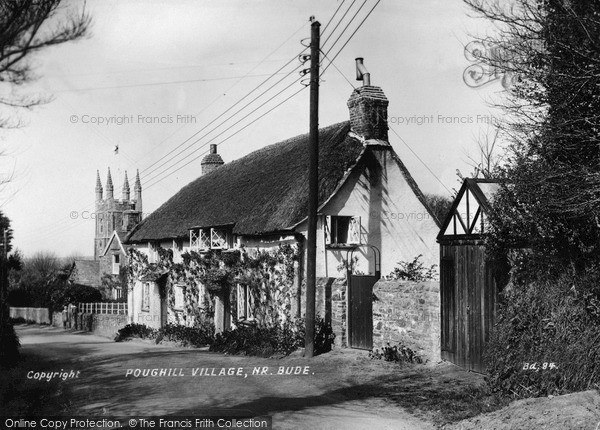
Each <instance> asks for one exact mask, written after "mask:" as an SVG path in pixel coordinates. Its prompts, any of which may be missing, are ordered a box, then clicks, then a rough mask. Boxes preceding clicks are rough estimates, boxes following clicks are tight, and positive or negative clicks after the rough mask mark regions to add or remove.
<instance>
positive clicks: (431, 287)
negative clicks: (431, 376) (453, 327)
mask: <svg viewBox="0 0 600 430" xmlns="http://www.w3.org/2000/svg"><path fill="white" fill-rule="evenodd" d="M440 336H441V319H440V284H439V282H438V281H426V282H412V281H387V280H382V279H380V280H379V281H377V283H376V284H375V285H374V286H373V348H374V349H375V348H381V347H383V346H386V345H387V343H388V342H389V343H390V345H391V346H393V345H397V344H398V343H402V344H404V345H405V346H407V347H409V348H411V349H412V350H414V351H416V352H417V353H418V354H419V355H421V356H422V357H423V358H425V359H427V360H428V361H429V362H433V363H436V362H439V361H440V360H441V356H440Z"/></svg>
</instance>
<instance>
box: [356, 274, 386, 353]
mask: <svg viewBox="0 0 600 430" xmlns="http://www.w3.org/2000/svg"><path fill="white" fill-rule="evenodd" d="M378 279H379V277H376V276H363V275H350V277H349V278H348V305H349V306H348V309H349V312H348V320H349V321H348V340H349V344H350V348H359V349H372V348H373V285H375V283H376V282H377V280H378Z"/></svg>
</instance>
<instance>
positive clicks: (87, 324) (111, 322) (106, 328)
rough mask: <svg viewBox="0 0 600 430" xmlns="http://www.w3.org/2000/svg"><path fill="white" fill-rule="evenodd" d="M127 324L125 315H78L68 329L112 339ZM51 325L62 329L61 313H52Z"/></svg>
mask: <svg viewBox="0 0 600 430" xmlns="http://www.w3.org/2000/svg"><path fill="white" fill-rule="evenodd" d="M127 324H128V323H127V315H116V314H114V315H113V314H78V315H77V317H76V318H75V320H74V321H72V322H71V327H70V328H71V329H73V330H79V331H87V332H90V333H92V334H96V335H98V336H103V337H108V338H110V339H114V337H115V336H116V335H117V332H118V331H119V329H121V328H123V327H125V326H126V325H127ZM52 325H53V326H54V327H59V328H62V327H63V321H62V312H55V313H54V315H53V316H52Z"/></svg>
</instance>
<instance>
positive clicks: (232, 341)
mask: <svg viewBox="0 0 600 430" xmlns="http://www.w3.org/2000/svg"><path fill="white" fill-rule="evenodd" d="M305 333H306V330H305V325H304V321H303V320H301V319H299V320H296V321H295V322H294V323H291V322H287V323H285V324H284V325H283V326H279V325H275V326H269V327H257V326H240V327H238V328H236V329H234V330H227V331H225V332H223V333H220V334H217V335H216V336H215V340H214V342H213V344H212V345H211V346H210V350H211V351H216V352H224V353H227V354H245V355H256V356H261V357H269V356H272V355H274V354H284V355H289V354H291V353H292V352H293V351H295V350H296V349H298V348H302V347H304V336H305ZM334 339H335V335H334V334H333V330H332V329H331V325H330V324H328V323H325V320H324V319H322V318H318V317H317V318H316V320H315V341H314V352H315V354H316V355H318V354H322V353H325V352H329V351H331V347H332V345H333V340H334Z"/></svg>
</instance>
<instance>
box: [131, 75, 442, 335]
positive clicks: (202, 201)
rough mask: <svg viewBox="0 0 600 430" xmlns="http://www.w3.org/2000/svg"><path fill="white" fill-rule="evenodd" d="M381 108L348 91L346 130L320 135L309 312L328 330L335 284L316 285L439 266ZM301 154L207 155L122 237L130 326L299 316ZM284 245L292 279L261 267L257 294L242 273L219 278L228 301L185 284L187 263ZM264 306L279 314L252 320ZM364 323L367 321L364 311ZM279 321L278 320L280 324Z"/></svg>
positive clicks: (270, 150)
mask: <svg viewBox="0 0 600 430" xmlns="http://www.w3.org/2000/svg"><path fill="white" fill-rule="evenodd" d="M387 106H388V100H387V98H386V97H385V95H384V93H383V91H382V90H381V88H379V87H375V86H363V87H360V88H357V89H356V90H354V92H353V93H352V95H351V97H350V100H349V101H348V107H349V109H350V121H346V122H342V123H339V124H334V125H331V126H329V127H325V128H322V129H320V130H319V145H320V146H319V222H318V232H317V234H318V236H317V237H318V238H319V240H318V245H317V247H318V249H317V260H318V261H317V276H318V277H319V278H320V279H321V282H320V283H319V288H320V289H319V291H318V292H317V298H318V300H319V303H318V304H317V312H319V313H320V314H321V315H322V316H325V317H326V318H331V313H332V312H335V309H334V310H333V311H332V306H331V295H332V294H335V292H333V293H332V282H330V281H324V280H330V279H334V278H339V277H340V276H344V275H345V271H346V268H347V267H348V266H350V267H351V269H352V271H353V273H362V274H364V275H366V276H369V275H370V276H372V277H374V279H375V280H376V277H378V276H379V274H381V273H384V274H386V273H390V272H391V271H392V270H393V268H394V267H395V266H396V264H397V262H398V261H401V260H404V261H410V260H412V259H413V258H414V257H416V256H417V255H420V254H421V255H422V256H423V257H422V258H423V262H424V263H425V264H429V265H431V264H437V262H438V259H439V249H438V247H437V246H436V241H435V238H436V234H437V232H438V229H439V227H438V224H437V220H436V219H435V217H434V215H433V214H432V213H430V211H429V209H428V207H427V205H426V203H425V199H424V196H423V194H422V193H421V191H420V190H419V187H418V186H417V184H416V183H415V181H414V180H413V178H412V177H411V175H410V173H409V172H408V170H407V168H406V166H405V165H404V164H403V163H402V161H401V160H400V158H399V157H398V155H397V154H396V153H395V152H394V150H393V148H392V146H391V145H390V143H389V142H388V132H387V131H388V127H387ZM307 145H308V135H301V136H296V137H293V138H291V139H288V140H285V141H283V142H280V143H276V144H274V145H270V146H266V147H265V148H263V149H260V150H258V151H255V152H253V153H251V154H249V155H246V156H244V157H242V158H240V159H238V160H234V161H231V162H229V163H224V162H223V160H222V159H221V156H220V155H219V154H217V147H216V145H211V147H210V153H209V154H208V155H207V156H206V157H205V158H204V159H203V160H202V163H201V167H202V175H201V176H200V177H199V178H198V179H196V180H195V181H193V182H191V183H189V184H188V185H186V186H185V187H183V188H182V189H181V190H180V191H179V192H178V193H177V194H175V195H174V196H173V197H172V198H170V199H169V200H168V201H167V202H166V203H164V204H163V205H162V206H161V207H159V208H158V209H157V210H156V211H154V212H153V213H152V214H151V215H150V216H148V217H147V218H146V219H145V220H144V221H142V222H141V223H140V224H139V225H138V226H137V227H136V228H135V229H134V231H133V232H132V233H131V234H129V236H128V237H127V240H126V242H127V244H128V245H129V246H131V247H133V248H134V249H135V250H136V255H137V257H135V258H134V260H136V259H137V260H136V261H137V263H135V264H136V268H135V270H133V271H132V274H133V279H132V280H131V282H132V285H131V287H132V288H131V291H130V292H129V309H130V320H131V322H139V323H146V324H147V325H153V326H160V325H162V324H165V323H166V322H167V321H179V322H182V323H185V324H192V323H193V321H194V320H193V319H191V318H187V315H189V312H190V307H191V308H194V307H197V308H202V309H207V312H214V313H213V314H212V315H213V316H214V318H215V324H216V325H217V326H218V327H220V328H227V327H229V326H230V325H231V324H240V323H251V322H252V321H253V320H255V318H257V316H256V314H257V312H259V311H260V312H262V313H263V314H264V313H273V312H278V310H277V309H275V308H277V306H283V307H285V312H283V313H286V314H289V315H291V316H301V315H303V313H304V309H303V308H304V302H303V296H304V293H303V291H304V290H303V282H304V261H305V256H306V253H305V249H304V243H305V237H306V232H307V220H306V218H307V206H308V156H307ZM282 245H286V246H287V248H286V249H293V250H295V251H294V252H296V253H297V255H296V257H294V258H293V267H292V266H289V267H288V269H291V272H290V270H287V271H286V270H284V269H281V265H285V263H282V261H284V260H285V256H283V257H282V259H281V261H279V263H277V264H279V269H281V270H279V271H278V269H277V267H275V266H273V267H271V268H270V269H269V268H266V266H264V264H267V263H264V261H266V260H265V259H263V260H261V263H260V264H263V268H264V271H263V272H262V273H263V274H264V276H265V277H267V278H268V280H267V279H265V278H261V279H262V281H260V282H262V284H261V285H262V288H263V290H262V291H261V292H260V294H258V293H256V291H255V290H254V289H253V287H252V285H251V284H252V282H250V281H248V279H250V278H251V277H250V276H249V275H244V276H241V275H239V273H238V274H237V275H236V276H234V277H230V278H228V280H229V282H230V283H231V285H228V286H225V287H226V288H225V289H226V290H227V292H226V294H225V295H223V294H209V293H210V291H208V292H207V291H206V285H203V282H201V281H198V279H208V277H206V276H205V277H204V278H198V277H196V278H194V277H193V276H192V274H193V273H196V272H198V271H200V270H203V269H202V268H201V267H200V266H194V267H195V268H194V267H191V268H190V266H189V265H190V264H191V263H190V261H191V260H193V259H191V257H190V255H196V256H201V255H208V254H210V255H211V258H215V255H217V254H218V255H225V254H227V253H231V254H234V253H235V252H238V253H239V251H240V250H243V254H244V255H245V256H246V257H241V258H242V259H243V258H251V256H252V255H256V253H257V252H263V253H268V252H272V253H277V252H278V250H279V251H281V249H282ZM196 258H197V257H196ZM167 260H169V263H168V264H167V263H165V261H167ZM221 263H222V264H221V267H225V266H227V264H226V263H224V262H221ZM257 264H258V263H257ZM269 264H270V263H269ZM273 264H275V263H273ZM244 267H246V266H244ZM253 267H255V266H253ZM244 270H246V269H244ZM248 270H250V269H248ZM252 270H254V269H252ZM284 272H285V273H288V275H289V273H292V275H291V278H293V279H291V278H290V276H288V277H287V278H285V276H284V275H281V276H282V277H283V278H285V279H283V278H281V279H283V280H282V281H281V282H284V283H285V286H284V287H282V285H281V283H280V282H279V281H277V279H280V278H277V276H279V275H276V274H277V273H284ZM215 273H216V272H215ZM220 273H222V272H220ZM240 273H241V272H240ZM244 273H248V272H247V271H246V272H244ZM261 276H262V275H261ZM286 276H287V275H286ZM255 278H256V277H255ZM255 278H254V279H255ZM211 279H214V276H213V277H212V278H211ZM223 279H225V278H223ZM281 279H280V280H281ZM253 282H254V281H253ZM192 284H193V285H192ZM340 285H342V284H339V285H338V287H339V288H345V287H341V286H340ZM344 285H345V284H344ZM211 288H212V287H211ZM211 288H209V290H211ZM259 289H260V288H259ZM275 290H277V291H276V293H275V292H274V291H275ZM271 296H272V297H275V296H277V297H279V299H277V300H279V302H277V303H275V305H269V306H267V307H265V306H263V307H262V310H261V309H259V308H260V306H261V303H262V304H263V305H264V302H265V300H268V297H271ZM281 297H284V299H281ZM274 300H275V299H274ZM369 300H370V298H369ZM203 306H204V307H203ZM344 307H345V308H346V309H350V306H344ZM265 309H266V310H265ZM348 312H351V311H350V310H349V311H348ZM363 313H364V315H366V318H371V315H370V314H369V311H367V312H363ZM263 316H264V315H263ZM282 318H284V319H285V315H284V316H283V317H281V318H279V317H278V319H277V320H278V321H281V320H282ZM350 318H351V316H350ZM344 319H345V317H344Z"/></svg>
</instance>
